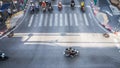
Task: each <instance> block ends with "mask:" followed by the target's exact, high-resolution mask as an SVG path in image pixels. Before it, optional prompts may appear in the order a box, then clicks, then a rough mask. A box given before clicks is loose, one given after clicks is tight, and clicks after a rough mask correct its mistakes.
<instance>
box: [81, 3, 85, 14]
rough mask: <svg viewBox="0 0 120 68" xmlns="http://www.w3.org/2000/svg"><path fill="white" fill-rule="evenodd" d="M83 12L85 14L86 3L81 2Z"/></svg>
mask: <svg viewBox="0 0 120 68" xmlns="http://www.w3.org/2000/svg"><path fill="white" fill-rule="evenodd" d="M81 10H82V11H83V12H85V3H84V1H82V2H81Z"/></svg>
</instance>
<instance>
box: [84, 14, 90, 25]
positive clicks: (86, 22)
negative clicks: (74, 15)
mask: <svg viewBox="0 0 120 68" xmlns="http://www.w3.org/2000/svg"><path fill="white" fill-rule="evenodd" d="M83 17H84V20H85V24H86V25H87V26H89V24H88V20H87V17H86V14H85V13H83Z"/></svg>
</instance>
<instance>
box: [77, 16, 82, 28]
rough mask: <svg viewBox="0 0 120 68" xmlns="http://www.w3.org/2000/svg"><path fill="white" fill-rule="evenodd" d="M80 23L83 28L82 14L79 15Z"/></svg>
mask: <svg viewBox="0 0 120 68" xmlns="http://www.w3.org/2000/svg"><path fill="white" fill-rule="evenodd" d="M77 18H78V22H79V24H80V25H81V26H83V25H84V24H83V17H82V14H78V17H77Z"/></svg>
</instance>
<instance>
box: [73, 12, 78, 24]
mask: <svg viewBox="0 0 120 68" xmlns="http://www.w3.org/2000/svg"><path fill="white" fill-rule="evenodd" d="M74 19H75V25H76V26H78V19H77V14H76V13H74Z"/></svg>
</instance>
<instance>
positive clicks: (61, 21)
mask: <svg viewBox="0 0 120 68" xmlns="http://www.w3.org/2000/svg"><path fill="white" fill-rule="evenodd" d="M59 20H60V26H63V17H62V14H60V18H59Z"/></svg>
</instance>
